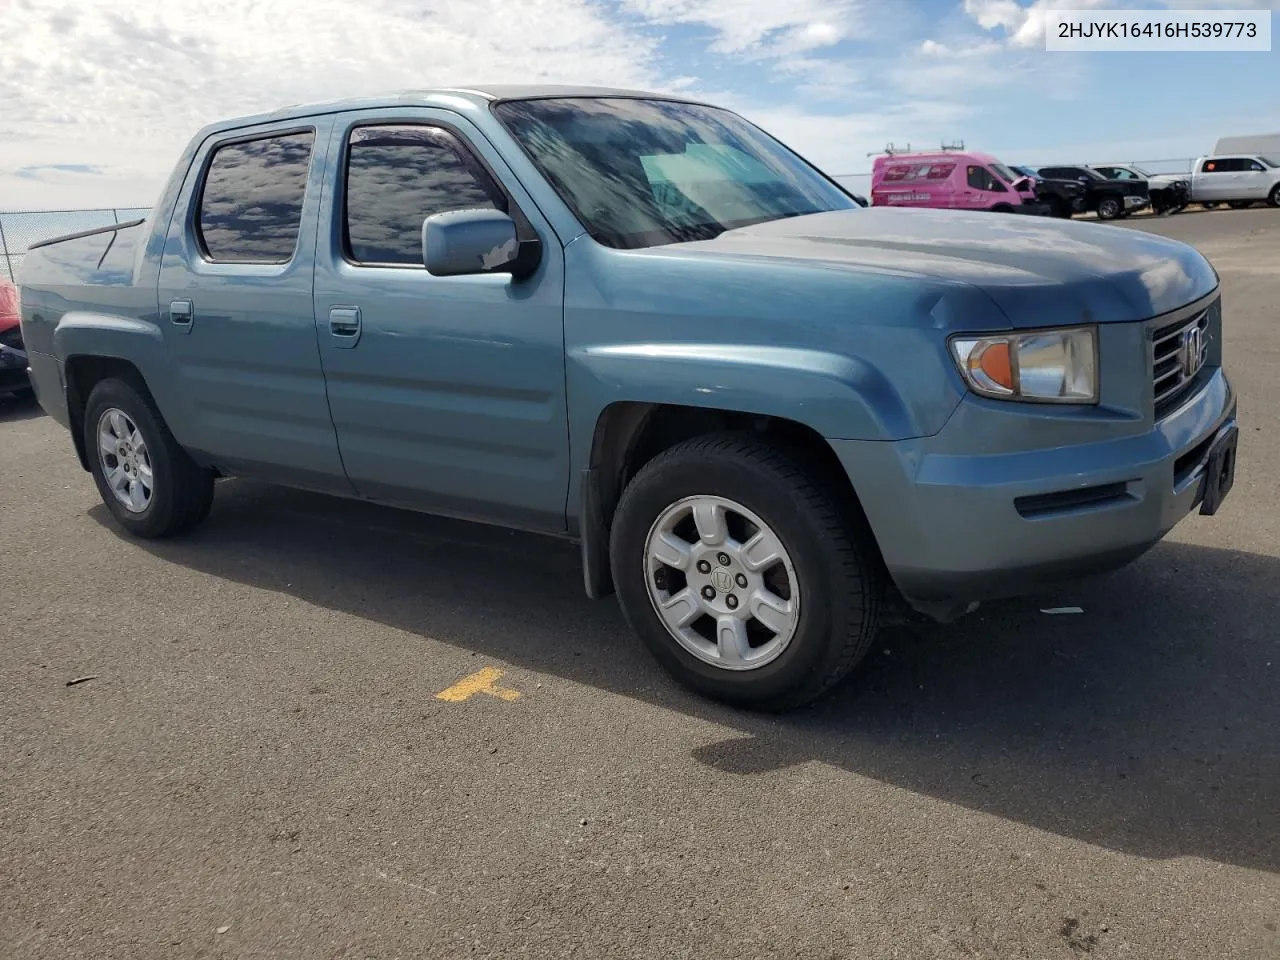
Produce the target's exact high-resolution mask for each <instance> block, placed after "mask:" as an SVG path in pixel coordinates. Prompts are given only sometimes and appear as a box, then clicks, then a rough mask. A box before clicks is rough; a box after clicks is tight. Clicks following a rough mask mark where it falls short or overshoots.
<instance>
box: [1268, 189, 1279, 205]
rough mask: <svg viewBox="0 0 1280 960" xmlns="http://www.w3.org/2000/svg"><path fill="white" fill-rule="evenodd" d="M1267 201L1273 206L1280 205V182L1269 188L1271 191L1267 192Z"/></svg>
mask: <svg viewBox="0 0 1280 960" xmlns="http://www.w3.org/2000/svg"><path fill="white" fill-rule="evenodd" d="M1267 203H1269V204H1271V206H1273V207H1280V183H1277V184H1276V185H1275V186H1274V187H1272V188H1271V193H1269V194H1267Z"/></svg>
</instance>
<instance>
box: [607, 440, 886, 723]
mask: <svg viewBox="0 0 1280 960" xmlns="http://www.w3.org/2000/svg"><path fill="white" fill-rule="evenodd" d="M696 457H709V458H715V459H718V460H736V461H739V462H743V464H744V466H748V465H749V466H750V467H751V468H753V469H755V470H764V471H768V472H770V473H772V474H773V475H774V477H775V478H776V479H777V480H779V481H780V482H782V483H783V484H785V485H786V486H788V487H789V488H790V489H791V490H792V491H793V493H794V496H795V497H796V499H797V500H798V501H799V502H800V504H801V505H802V506H803V508H804V509H805V510H807V511H809V512H810V514H811V515H812V517H813V518H814V519H815V521H816V522H817V524H818V525H819V526H820V527H821V528H822V529H824V530H826V531H829V532H830V535H831V536H832V538H833V541H834V542H833V546H834V547H835V552H836V554H837V557H838V562H839V564H840V566H841V574H840V575H839V576H838V577H837V578H836V579H837V582H842V583H844V584H845V587H846V589H847V591H848V592H847V596H848V597H849V599H850V601H851V609H854V610H858V611H860V613H858V614H856V615H852V616H849V617H846V618H845V622H844V623H840V624H833V630H834V631H839V632H840V634H841V635H840V636H838V637H833V639H832V644H831V647H830V648H829V649H828V650H827V652H826V654H825V656H824V658H823V660H822V665H821V669H820V670H818V671H815V673H814V674H813V675H812V676H811V677H810V678H809V679H808V680H807V682H804V683H802V684H800V685H799V686H797V687H796V688H794V689H792V690H791V691H790V692H788V693H786V694H784V695H782V696H779V697H777V698H774V699H772V700H770V701H766V702H764V703H760V704H757V706H758V707H759V708H761V709H765V710H771V711H777V712H782V711H786V710H792V709H795V708H796V707H800V706H803V705H805V704H807V703H810V702H812V701H814V700H816V699H818V698H819V697H821V696H822V695H823V694H825V693H827V692H828V691H830V690H831V688H833V687H834V686H836V684H838V683H839V682H840V681H841V680H842V679H844V677H845V676H847V675H848V673H849V671H850V670H852V669H853V667H854V666H855V665H856V664H857V663H858V661H859V660H861V659H862V658H863V656H865V654H866V652H867V650H868V649H869V647H870V646H871V644H872V642H873V641H874V639H875V634H876V625H877V623H878V622H879V619H880V614H881V610H882V606H883V603H884V579H883V575H882V571H881V569H880V567H879V566H878V565H877V564H876V563H874V562H873V560H872V558H873V557H875V558H877V559H878V554H877V553H876V552H875V547H874V543H873V542H869V538H870V536H871V534H870V530H869V529H862V525H861V524H859V523H857V522H855V520H854V517H853V516H852V515H851V514H852V513H853V512H854V508H853V507H852V505H850V504H842V503H841V502H840V501H839V500H838V499H837V497H836V496H835V495H834V493H833V491H832V489H831V486H832V485H831V484H830V483H829V482H822V481H820V480H819V479H817V478H818V477H820V476H821V474H822V473H823V471H822V470H821V469H820V468H818V466H817V464H815V463H814V462H813V460H814V458H813V457H811V456H809V455H807V451H804V450H802V449H798V448H794V447H792V446H791V445H790V444H787V443H785V442H777V441H772V440H771V441H770V442H766V441H764V440H762V439H760V438H759V437H757V436H755V435H753V434H750V433H743V432H734V433H716V434H707V435H704V436H700V437H694V438H693V439H691V440H686V441H684V442H682V443H679V444H676V445H675V446H673V447H670V448H668V449H667V450H664V451H663V452H662V453H660V454H658V455H657V456H655V457H654V458H653V459H652V460H650V461H649V462H648V463H646V464H645V465H644V466H643V467H642V468H641V470H640V471H639V472H638V473H637V475H636V476H637V477H638V476H640V475H641V474H648V473H653V472H658V471H661V470H663V469H664V468H665V467H666V466H667V465H668V464H671V463H673V462H675V461H677V460H681V461H684V460H688V459H690V458H696ZM634 479H635V478H633V482H634ZM623 496H624V498H625V490H624V493H623ZM620 509H625V506H623V507H620ZM615 576H617V573H616V572H615Z"/></svg>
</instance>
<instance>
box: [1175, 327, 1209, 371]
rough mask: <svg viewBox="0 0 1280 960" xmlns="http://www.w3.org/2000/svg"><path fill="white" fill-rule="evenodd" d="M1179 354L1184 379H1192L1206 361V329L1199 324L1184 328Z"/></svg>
mask: <svg viewBox="0 0 1280 960" xmlns="http://www.w3.org/2000/svg"><path fill="white" fill-rule="evenodd" d="M1178 355H1179V356H1178V359H1179V361H1181V366H1182V376H1183V378H1184V379H1187V380H1190V379H1191V378H1192V377H1194V376H1195V375H1196V374H1197V373H1198V372H1199V371H1200V364H1202V363H1203V362H1204V331H1203V330H1201V329H1200V328H1199V327H1198V326H1193V327H1190V328H1189V329H1187V330H1184V331H1183V332H1182V344H1181V346H1180V347H1179V349H1178Z"/></svg>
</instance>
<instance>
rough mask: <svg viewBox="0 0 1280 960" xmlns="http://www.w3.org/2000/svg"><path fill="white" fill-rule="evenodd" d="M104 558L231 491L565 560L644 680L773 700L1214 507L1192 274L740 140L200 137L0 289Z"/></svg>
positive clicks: (688, 126) (611, 94)
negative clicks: (107, 528) (623, 625)
mask: <svg viewBox="0 0 1280 960" xmlns="http://www.w3.org/2000/svg"><path fill="white" fill-rule="evenodd" d="M21 310H22V328H23V334H24V337H25V342H26V346H27V349H28V351H29V357H30V366H31V373H32V382H33V383H34V386H35V389H36V391H37V393H38V396H39V400H40V403H41V404H42V405H43V407H44V408H45V409H46V410H47V411H48V412H49V414H50V415H52V416H53V417H54V418H56V419H57V420H58V421H59V422H61V423H62V424H64V425H65V426H67V427H68V428H69V429H70V432H71V437H72V439H73V441H74V444H75V450H76V453H77V455H78V456H79V460H80V464H81V466H83V467H84V469H85V470H87V471H89V472H90V473H91V474H92V476H93V479H94V481H95V482H96V484H97V487H98V489H99V491H100V493H101V496H102V499H103V501H104V502H105V503H106V505H107V507H108V508H109V509H110V511H111V513H112V514H113V516H114V518H115V520H116V521H117V522H118V523H119V525H120V526H121V527H122V528H123V529H124V530H125V531H128V532H129V533H131V534H134V535H136V536H140V537H163V536H168V535H172V534H177V533H181V532H183V531H186V530H189V529H191V528H192V527H193V526H195V525H196V524H198V523H199V522H200V521H202V520H203V519H204V518H205V516H206V515H207V514H208V513H209V509H210V503H211V501H212V499H213V495H214V480H215V478H217V477H219V476H230V475H239V476H244V477H253V478H258V479H261V480H265V481H273V482H277V483H281V484H286V485H292V486H296V487H301V488H308V489H311V490H318V491H324V492H327V493H332V494H337V495H340V496H346V497H360V498H364V499H367V500H373V501H379V502H383V503H387V504H395V505H400V506H403V507H407V508H410V509H415V510H421V511H426V512H431V513H437V514H447V515H453V516H459V517H466V518H472V519H477V520H482V521H487V522H490V523H496V524H503V525H507V526H510V527H519V528H525V529H529V530H534V531H541V532H544V533H548V534H554V535H558V536H562V537H568V538H572V539H574V540H576V541H578V542H579V543H580V544H581V555H582V566H583V570H584V579H585V587H586V592H587V593H588V594H589V595H590V596H592V597H603V596H606V595H609V594H611V593H614V592H616V593H617V595H618V598H619V600H620V603H621V607H622V610H623V612H624V614H625V616H626V618H627V620H628V622H629V623H630V624H631V626H632V627H633V628H634V630H635V631H636V632H637V633H638V634H639V635H640V637H641V638H642V639H643V640H644V641H645V642H646V643H647V645H648V646H649V647H650V648H651V650H652V651H653V653H654V655H655V656H656V657H657V658H658V659H659V660H660V661H661V662H662V663H663V664H664V665H665V666H666V667H667V668H668V669H669V670H671V671H672V673H674V675H675V676H676V677H677V678H679V679H680V680H681V681H682V682H684V683H686V684H688V685H689V686H691V687H693V688H695V689H696V690H699V691H701V692H703V693H704V694H707V695H709V696H712V697H717V698H721V699H724V700H728V701H731V702H736V703H740V704H747V705H752V706H756V707H760V708H765V709H774V710H777V709H785V708H788V707H792V706H795V705H798V704H800V703H804V702H806V701H809V700H811V699H813V698H815V697H817V696H818V695H819V694H821V693H823V692H824V691H826V690H828V689H829V688H830V687H831V686H832V685H833V684H835V683H836V681H837V680H839V679H840V677H841V676H843V675H844V674H846V673H847V672H848V671H849V670H850V668H852V667H853V665H854V664H855V663H857V662H858V660H859V659H860V658H861V657H862V656H863V654H864V653H865V652H866V650H867V648H868V646H869V644H870V643H871V642H872V637H873V635H874V632H875V630H876V627H877V622H878V620H879V619H880V617H881V612H882V609H884V604H885V601H886V599H889V600H893V601H895V602H896V598H898V597H903V598H905V599H906V600H907V601H908V602H909V603H910V604H911V605H912V606H914V607H915V608H916V609H917V610H919V611H921V612H923V613H925V614H928V615H930V616H932V617H934V618H936V619H938V620H943V621H945V620H948V619H950V618H953V617H955V616H957V615H959V614H961V613H964V612H965V611H967V610H969V609H971V608H972V607H973V605H974V604H975V603H977V602H979V601H982V600H986V599H988V598H996V597H1004V596H1009V595H1013V594H1017V593H1019V592H1022V591H1026V590H1029V589H1032V588H1034V587H1035V586H1036V585H1037V584H1043V583H1047V582H1052V581H1056V580H1059V579H1060V578H1064V577H1075V576H1079V575H1084V574H1090V573H1095V572H1099V571H1103V570H1108V569H1112V568H1114V567H1117V566H1119V565H1121V564H1123V563H1125V562H1127V561H1129V560H1132V559H1133V558H1135V557H1137V556H1138V555H1139V554H1141V553H1142V552H1143V551H1145V550H1147V549H1148V548H1149V547H1151V546H1152V545H1153V544H1155V543H1156V542H1157V541H1159V540H1160V539H1161V538H1162V537H1163V536H1164V535H1165V534H1166V533H1167V532H1168V531H1169V530H1170V529H1171V528H1172V527H1173V526H1174V525H1175V524H1177V523H1178V522H1179V521H1180V520H1182V519H1183V518H1184V517H1185V516H1187V515H1188V514H1189V513H1191V512H1193V511H1195V510H1197V509H1198V510H1199V512H1200V513H1202V514H1212V513H1214V512H1215V511H1216V510H1217V508H1218V506H1219V504H1220V503H1221V502H1222V499H1223V497H1224V496H1225V495H1226V493H1227V492H1228V490H1229V489H1230V487H1231V483H1232V478H1233V475H1234V472H1233V471H1234V464H1235V449H1236V435H1237V428H1236V400H1235V397H1234V395H1233V392H1232V388H1231V386H1230V385H1229V384H1228V381H1227V377H1226V375H1225V374H1224V372H1223V369H1222V308H1221V303H1220V300H1219V287H1218V277H1217V275H1216V274H1215V272H1214V270H1213V269H1212V268H1211V267H1210V265H1209V263H1208V262H1206V260H1205V259H1204V258H1203V257H1202V256H1201V255H1200V254H1199V253H1197V252H1196V251H1195V250H1193V249H1192V248H1190V247H1188V246H1184V245H1183V244H1180V243H1175V242H1173V241H1171V240H1165V239H1162V238H1159V237H1155V236H1150V235H1148V234H1145V233H1141V232H1138V231H1129V230H1117V229H1115V228H1113V227H1108V226H1099V225H1090V224H1085V223H1072V222H1068V221H1061V220H1054V219H1050V218H1042V217H992V216H991V215H990V214H989V213H980V212H968V211H956V210H899V209H882V208H876V207H871V208H865V209H864V208H863V207H861V206H860V205H858V204H857V203H855V202H854V200H853V199H852V198H851V196H850V195H849V194H848V193H847V192H845V191H844V190H843V189H842V188H841V187H840V186H838V185H837V184H836V183H835V182H833V181H832V180H831V179H830V178H828V177H827V176H825V175H823V174H822V173H821V172H819V171H818V170H817V169H815V168H814V167H813V166H811V165H810V164H809V163H807V162H806V161H805V160H803V159H802V158H800V157H799V156H797V155H796V154H795V153H793V152H792V151H791V150H789V149H787V148H786V147H784V146H783V145H781V144H780V143H779V142H778V141H776V140H774V139H772V138H771V137H770V136H768V135H767V134H765V133H764V132H762V131H761V130H760V129H758V128H756V127H755V126H753V125H751V124H750V123H748V122H746V121H745V120H743V119H742V118H741V117H739V116H737V115H735V114H733V113H730V112H727V111H725V110H722V109H717V108H715V107H713V106H709V105H705V104H701V103H695V102H687V101H684V100H678V99H670V98H663V97H659V96H653V95H647V94H642V93H631V92H625V91H612V90H592V89H574V88H496V87H495V88H491V89H487V90H439V91H435V92H427V93H414V94H406V95H403V96H396V97H391V98H386V99H369V100H361V101H354V102H340V103H331V104H326V105H320V106H311V107H295V108H289V109H286V110H282V111H280V112H277V113H272V114H267V115H264V116H258V117H252V118H248V119H241V120H233V121H229V122H226V123H218V124H215V125H213V126H210V127H208V128H206V129H205V130H203V131H201V132H200V133H199V134H198V135H197V136H196V137H195V138H194V139H193V140H192V141H191V143H190V145H189V146H188V147H187V149H186V152H185V153H184V154H183V155H182V157H181V159H180V160H179V162H178V164H177V166H176V168H175V170H174V172H173V174H172V177H171V179H170V180H169V182H168V185H167V186H166V187H165V188H164V191H163V193H162V194H161V196H160V198H159V201H158V202H157V203H156V205H155V207H154V208H153V210H152V211H151V213H150V215H149V216H148V217H147V218H146V220H145V221H138V222H136V223H133V224H121V225H119V226H115V227H111V228H109V229H106V230H101V231H93V232H89V233H85V234H81V235H78V236H72V237H67V238H63V239H61V240H56V241H50V242H49V243H46V244H43V245H41V246H39V247H37V248H36V249H33V250H32V251H31V253H30V255H29V256H28V257H27V258H26V262H25V263H24V265H23V268H22V275H21Z"/></svg>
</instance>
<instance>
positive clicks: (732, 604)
mask: <svg viewBox="0 0 1280 960" xmlns="http://www.w3.org/2000/svg"><path fill="white" fill-rule="evenodd" d="M724 605H725V606H726V607H728V608H729V609H730V610H736V609H737V608H738V598H737V597H735V596H734V595H733V594H732V593H731V594H729V595H728V596H727V597H725V598H724Z"/></svg>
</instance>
